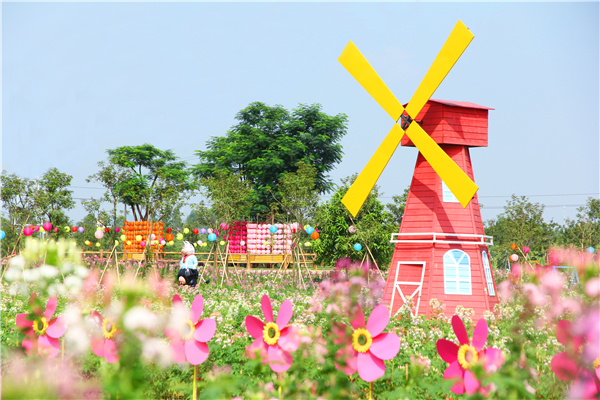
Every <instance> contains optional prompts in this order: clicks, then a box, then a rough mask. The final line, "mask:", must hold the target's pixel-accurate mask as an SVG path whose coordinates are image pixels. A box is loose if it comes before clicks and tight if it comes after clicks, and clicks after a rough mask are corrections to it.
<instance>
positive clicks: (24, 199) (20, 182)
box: [0, 171, 35, 255]
mask: <svg viewBox="0 0 600 400" xmlns="http://www.w3.org/2000/svg"><path fill="white" fill-rule="evenodd" d="M0 184H1V185H2V191H0V199H1V200H2V230H4V232H5V234H6V237H5V238H4V239H2V241H1V242H0V243H1V244H2V247H1V249H2V254H3V255H6V254H8V253H9V252H11V251H12V249H13V248H14V246H15V243H16V241H17V237H18V236H19V232H20V231H21V230H22V229H23V227H24V226H25V223H26V222H27V223H31V222H33V221H34V220H35V215H34V199H33V197H32V192H33V186H34V185H35V182H34V181H32V180H30V179H27V178H23V177H20V176H18V175H16V174H9V173H8V172H6V171H2V174H1V175H0Z"/></svg>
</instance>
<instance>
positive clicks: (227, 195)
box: [194, 169, 252, 223]
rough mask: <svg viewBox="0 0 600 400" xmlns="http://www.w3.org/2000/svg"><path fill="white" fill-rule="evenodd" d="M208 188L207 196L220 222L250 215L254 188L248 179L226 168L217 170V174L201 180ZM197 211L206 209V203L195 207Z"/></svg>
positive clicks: (227, 221) (200, 211)
mask: <svg viewBox="0 0 600 400" xmlns="http://www.w3.org/2000/svg"><path fill="white" fill-rule="evenodd" d="M201 182H202V186H204V188H205V189H206V198H207V199H208V200H209V201H210V203H211V210H212V214H213V215H214V216H215V217H216V219H217V221H218V222H225V223H229V222H232V221H237V220H240V219H243V218H244V217H245V216H247V215H248V212H249V210H250V207H251V206H252V202H251V201H250V192H251V191H252V188H251V186H250V184H249V182H248V181H245V180H243V179H241V176H240V175H239V174H238V173H232V172H230V171H228V170H226V169H221V170H217V171H215V175H214V176H213V177H210V178H204V179H202V180H201ZM194 209H195V211H196V212H197V213H203V210H205V209H206V206H204V203H201V204H200V205H199V206H197V207H194Z"/></svg>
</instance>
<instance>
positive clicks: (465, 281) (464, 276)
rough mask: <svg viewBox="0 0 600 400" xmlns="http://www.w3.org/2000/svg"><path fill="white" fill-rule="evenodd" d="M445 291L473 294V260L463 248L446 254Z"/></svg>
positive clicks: (447, 292) (448, 292)
mask: <svg viewBox="0 0 600 400" xmlns="http://www.w3.org/2000/svg"><path fill="white" fill-rule="evenodd" d="M444 293H446V294H471V261H470V259H469V255H468V254H467V253H465V252H464V251H462V250H456V249H455V250H450V251H449V252H447V253H446V254H444Z"/></svg>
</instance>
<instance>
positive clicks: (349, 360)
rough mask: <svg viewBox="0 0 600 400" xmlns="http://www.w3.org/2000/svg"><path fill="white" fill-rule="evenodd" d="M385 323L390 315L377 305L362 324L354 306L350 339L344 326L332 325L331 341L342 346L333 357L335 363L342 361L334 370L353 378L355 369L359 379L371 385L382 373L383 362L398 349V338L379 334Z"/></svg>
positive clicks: (358, 306) (363, 316)
mask: <svg viewBox="0 0 600 400" xmlns="http://www.w3.org/2000/svg"><path fill="white" fill-rule="evenodd" d="M388 322H390V312H389V310H388V309H387V307H386V306H384V305H382V304H380V305H378V306H377V307H375V308H374V309H373V312H372V313H371V315H370V316H369V320H368V321H367V323H366V325H365V314H364V313H363V310H362V307H361V306H360V305H359V304H357V305H356V308H355V309H354V313H353V318H352V321H350V325H351V326H352V328H353V329H354V330H353V332H352V335H351V336H347V335H345V332H346V330H345V327H342V326H340V325H334V327H333V333H334V342H335V343H337V344H341V343H345V344H346V345H345V346H343V347H342V348H341V349H339V350H338V352H337V354H336V360H338V361H342V362H345V366H343V367H341V366H340V365H339V364H338V363H336V364H335V366H336V368H337V369H339V370H341V371H342V372H344V373H345V374H346V375H352V374H354V373H355V372H356V371H357V370H358V375H359V376H360V378H361V379H362V380H364V381H366V382H373V381H374V380H376V379H379V378H381V377H382V376H383V374H384V373H385V363H384V362H383V360H391V359H392V358H394V357H396V354H398V351H399V350H400V338H398V336H396V334H395V333H382V332H383V330H384V329H385V327H386V326H387V324H388Z"/></svg>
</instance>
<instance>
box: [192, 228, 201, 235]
mask: <svg viewBox="0 0 600 400" xmlns="http://www.w3.org/2000/svg"><path fill="white" fill-rule="evenodd" d="M192 232H194V235H197V234H198V232H200V231H199V230H198V228H194V229H193V230H192Z"/></svg>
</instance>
